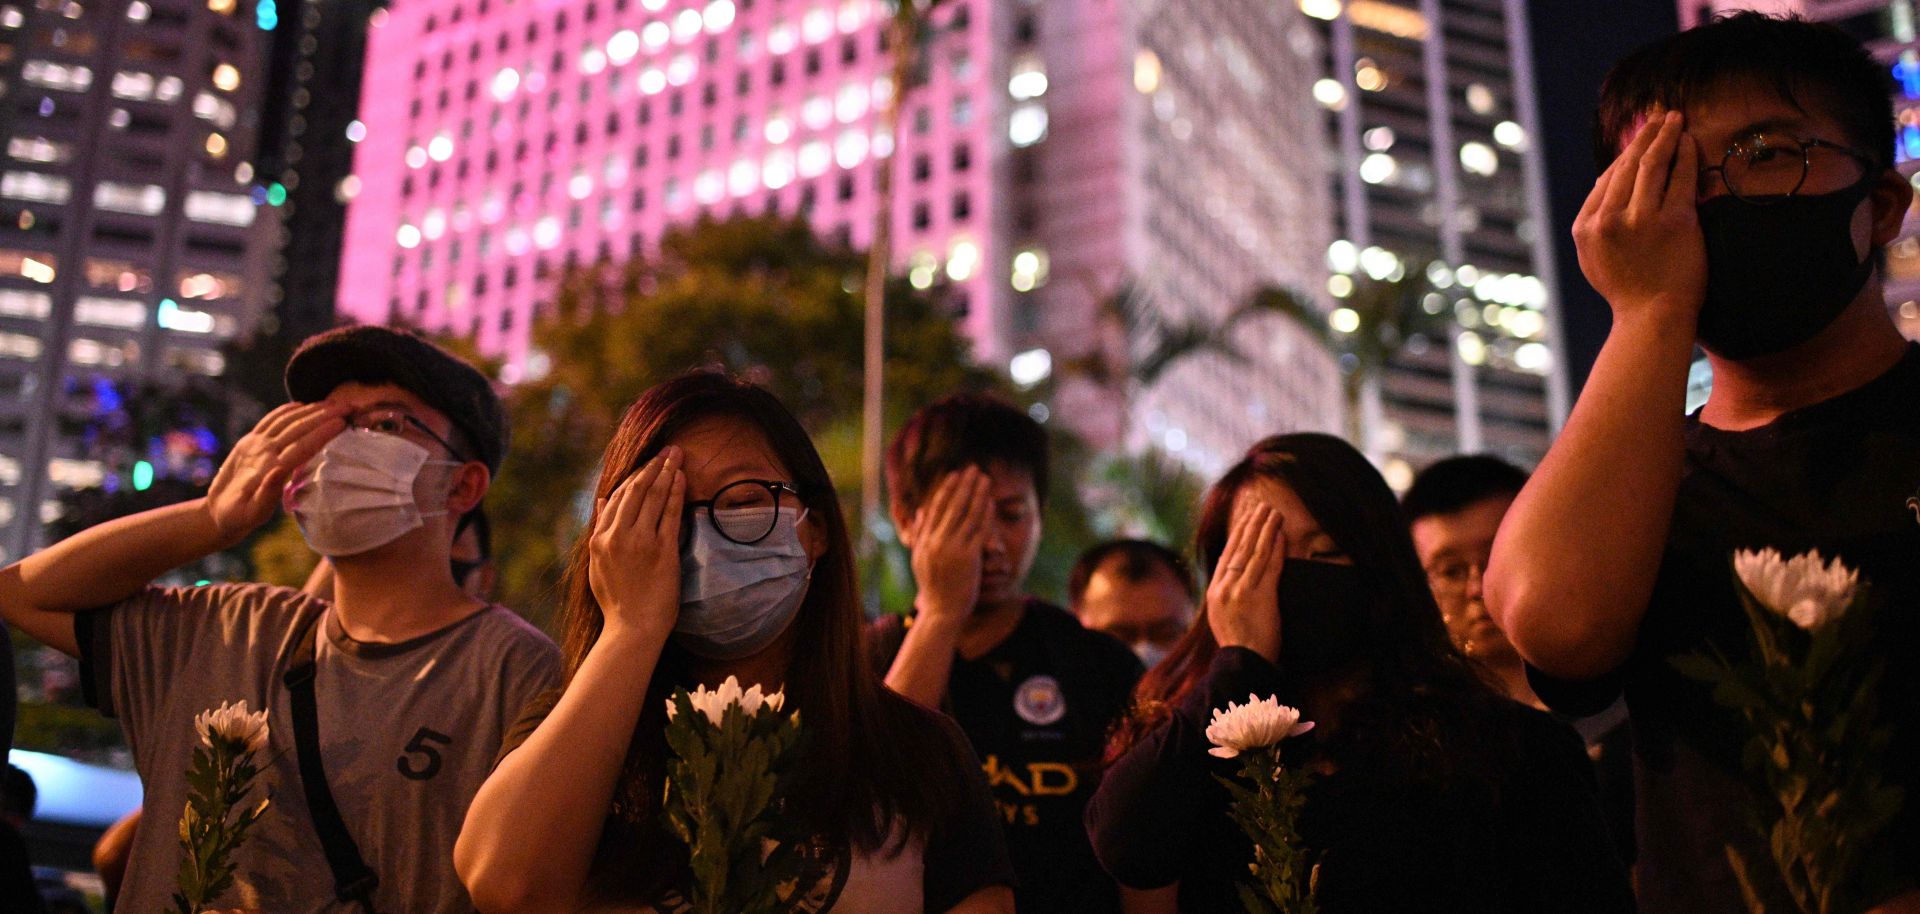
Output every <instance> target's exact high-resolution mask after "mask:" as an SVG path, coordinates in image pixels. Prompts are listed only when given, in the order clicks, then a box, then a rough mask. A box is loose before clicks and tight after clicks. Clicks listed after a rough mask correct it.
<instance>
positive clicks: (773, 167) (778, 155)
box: [760, 149, 794, 190]
mask: <svg viewBox="0 0 1920 914" xmlns="http://www.w3.org/2000/svg"><path fill="white" fill-rule="evenodd" d="M793 172H794V161H793V153H792V152H791V151H789V150H786V149H776V150H774V151H773V154H772V155H769V156H767V162H766V164H765V165H764V166H762V167H761V169H760V178H761V180H762V181H763V182H765V183H766V185H767V188H768V189H769V190H779V189H780V188H782V187H785V186H787V185H789V184H792V183H793Z"/></svg>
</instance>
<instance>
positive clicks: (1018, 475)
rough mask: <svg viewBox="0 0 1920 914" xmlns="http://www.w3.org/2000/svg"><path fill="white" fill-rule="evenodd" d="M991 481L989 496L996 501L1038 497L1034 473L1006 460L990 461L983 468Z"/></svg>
mask: <svg viewBox="0 0 1920 914" xmlns="http://www.w3.org/2000/svg"><path fill="white" fill-rule="evenodd" d="M983 469H985V470H986V471H987V476H988V477H989V478H990V479H991V486H992V487H991V488H990V489H989V490H988V496H989V497H991V498H992V499H993V500H994V501H996V502H998V501H1007V500H1010V499H1024V498H1028V497H1030V496H1031V497H1037V492H1036V491H1035V489H1034V486H1033V473H1032V472H1030V471H1028V470H1027V468H1026V467H1022V466H1015V465H1013V464H1011V463H1008V462H1007V461H1004V460H989V461H987V465H986V466H985V467H983Z"/></svg>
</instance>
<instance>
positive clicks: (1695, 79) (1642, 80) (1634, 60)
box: [1593, 10, 1894, 168]
mask: <svg viewBox="0 0 1920 914" xmlns="http://www.w3.org/2000/svg"><path fill="white" fill-rule="evenodd" d="M1729 78H1739V79H1747V80H1752V81H1753V82H1755V83H1757V84H1761V85H1767V86H1772V87H1773V90H1774V91H1775V92H1777V93H1779V95H1780V97H1781V98H1783V99H1785V100H1786V101H1787V102H1789V103H1790V104H1792V105H1793V106H1794V107H1795V108H1799V109H1800V110H1802V111H1805V110H1807V107H1806V105H1805V104H1804V100H1805V97H1806V95H1807V94H1808V92H1809V91H1810V90H1811V91H1813V92H1824V93H1825V94H1827V95H1828V96H1830V99H1829V101H1830V103H1831V104H1832V105H1833V107H1832V108H1831V109H1826V110H1825V113H1827V114H1829V115H1831V116H1832V117H1833V118H1834V119H1835V120H1836V121H1839V122H1840V125H1841V126H1842V127H1843V128H1844V129H1845V130H1846V131H1847V134H1848V136H1847V138H1846V139H1847V142H1848V143H1849V144H1850V145H1853V146H1856V147H1858V148H1859V149H1860V150H1861V151H1862V152H1865V153H1867V154H1869V155H1871V156H1872V157H1873V159H1874V161H1875V162H1876V163H1878V164H1879V166H1880V167H1881V168H1891V167H1893V161H1894V145H1893V144H1894V132H1893V108H1892V101H1891V98H1892V93H1893V74H1892V71H1891V70H1890V69H1889V68H1888V67H1886V66H1883V65H1881V64H1880V63H1879V62H1878V61H1876V60H1874V59H1873V55H1872V54H1870V53H1868V51H1867V49H1866V48H1865V47H1864V46H1862V45H1861V44H1860V42H1859V41H1857V40H1855V39H1854V38H1853V37H1852V36H1850V35H1848V34H1847V33H1846V32H1843V31H1841V30H1840V29H1838V28H1836V27H1834V26H1832V25H1828V24H1826V23H1821V22H1808V21H1806V20H1805V19H1801V18H1799V17H1797V16H1769V15H1766V14H1764V13H1756V12H1753V11H1751V10H1745V11H1740V12H1734V13H1728V14H1726V15H1722V16H1720V17H1718V18H1715V19H1714V20H1713V21H1711V22H1708V23H1706V24H1704V25H1699V26H1696V27H1694V28H1691V29H1688V30H1686V31H1684V32H1681V33H1680V34H1678V35H1674V36H1672V37H1670V38H1663V39H1661V40H1659V41H1656V42H1654V43H1652V44H1649V45H1647V46H1645V47H1642V48H1640V49H1639V50H1637V51H1634V52H1633V53H1632V54H1629V55H1627V56H1626V57H1625V58H1624V59H1622V60H1621V61H1620V62H1619V63H1617V64H1615V65H1614V67H1613V70H1612V71H1611V72H1609V73H1608V74H1607V79H1606V82H1605V83H1604V84H1602V85H1601V87H1600V105H1599V109H1598V110H1597V111H1596V112H1595V114H1594V136H1593V145H1594V158H1595V159H1596V160H1597V161H1599V163H1600V165H1601V167H1603V168H1604V167H1606V165H1607V164H1608V163H1611V162H1612V161H1613V159H1614V157H1615V156H1617V155H1619V153H1620V146H1621V143H1620V138H1621V137H1623V136H1625V135H1626V132H1627V130H1628V129H1629V128H1630V127H1632V126H1633V123H1634V122H1635V121H1636V120H1638V119H1639V118H1640V117H1641V116H1642V115H1644V114H1646V113H1647V112H1649V111H1651V110H1652V109H1653V108H1654V107H1655V106H1659V107H1663V108H1666V109H1668V110H1679V109H1683V108H1685V107H1686V105H1687V104H1688V103H1689V102H1690V101H1693V100H1695V99H1697V98H1698V97H1699V96H1700V95H1701V94H1703V93H1705V92H1709V91H1712V90H1713V89H1714V88H1715V86H1716V85H1717V84H1719V83H1720V82H1721V81H1722V80H1726V79H1729ZM1715 154H1716V153H1714V152H1713V151H1712V150H1708V155H1709V158H1712V157H1713V156H1714V155H1715ZM1709 164H1717V162H1715V163H1709Z"/></svg>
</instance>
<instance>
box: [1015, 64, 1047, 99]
mask: <svg viewBox="0 0 1920 914" xmlns="http://www.w3.org/2000/svg"><path fill="white" fill-rule="evenodd" d="M1007 94H1008V95H1011V96H1013V100H1014V101H1017V102H1024V101H1027V100H1029V99H1035V98H1039V97H1040V96H1042V95H1045V94H1047V70H1046V66H1045V65H1044V64H1042V63H1041V62H1040V59H1039V58H1037V57H1025V58H1022V59H1021V60H1019V61H1018V62H1016V63H1015V64H1014V65H1013V73H1012V75H1010V76H1008V77H1007Z"/></svg>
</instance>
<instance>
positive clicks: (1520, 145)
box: [1493, 121, 1527, 150]
mask: <svg viewBox="0 0 1920 914" xmlns="http://www.w3.org/2000/svg"><path fill="white" fill-rule="evenodd" d="M1493 141H1494V142H1496V143H1499V144H1500V145H1502V146H1505V147H1507V148H1508V149H1514V150H1524V149H1526V146H1527V131H1526V130H1524V129H1522V128H1521V127H1520V125H1519V124H1516V123H1514V122H1512V121H1501V122H1500V123H1498V124H1495V125H1493Z"/></svg>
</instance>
